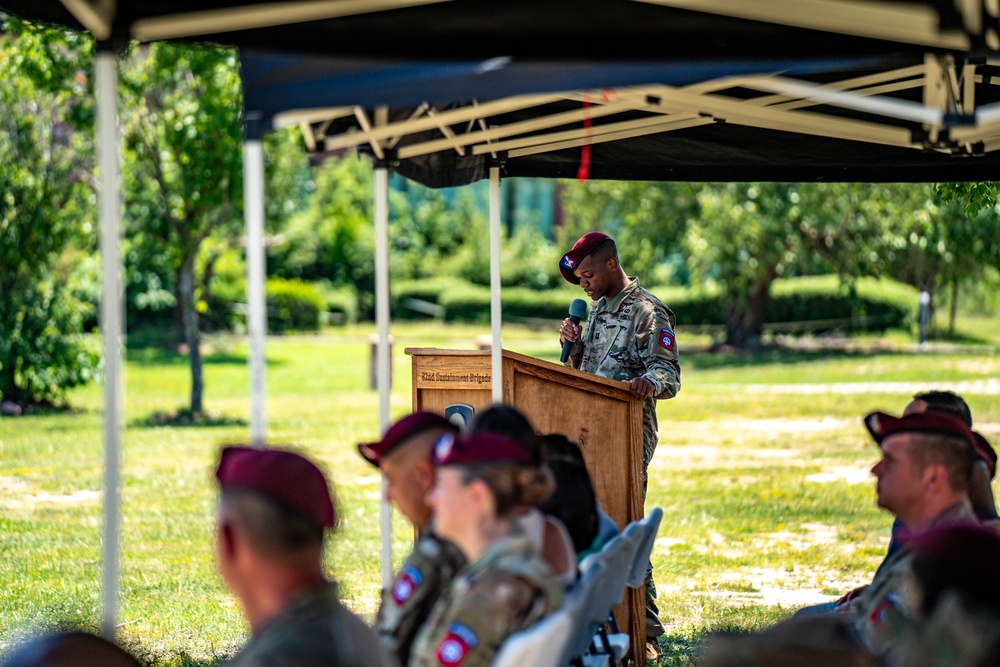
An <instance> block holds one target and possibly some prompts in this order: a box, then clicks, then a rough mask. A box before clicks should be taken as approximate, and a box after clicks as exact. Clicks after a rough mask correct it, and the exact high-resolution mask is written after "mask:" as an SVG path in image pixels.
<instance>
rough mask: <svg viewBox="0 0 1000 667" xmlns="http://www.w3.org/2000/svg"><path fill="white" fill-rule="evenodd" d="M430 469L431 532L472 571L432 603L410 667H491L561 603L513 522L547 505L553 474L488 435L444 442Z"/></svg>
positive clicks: (462, 574) (551, 578) (544, 567)
mask: <svg viewBox="0 0 1000 667" xmlns="http://www.w3.org/2000/svg"><path fill="white" fill-rule="evenodd" d="M434 463H435V466H436V468H437V475H436V476H437V481H436V484H435V486H434V489H433V490H432V491H431V493H430V496H429V498H428V500H429V502H430V505H431V507H432V508H433V509H434V527H435V530H436V531H437V532H438V534H439V535H440V536H441V537H442V538H444V539H448V540H450V541H452V542H453V543H455V544H456V545H457V546H458V548H459V549H461V551H462V553H463V554H464V555H465V557H466V559H467V560H468V561H469V565H467V566H466V567H465V569H464V570H462V571H461V572H460V573H459V574H458V576H457V577H456V578H455V579H454V580H453V581H452V584H451V586H450V587H449V588H448V591H447V592H446V593H445V595H444V596H443V597H442V598H440V599H439V600H438V602H437V604H436V605H434V609H433V610H432V611H431V616H430V618H429V619H428V621H427V623H426V624H425V625H424V626H423V627H422V628H421V629H420V631H419V633H418V634H417V639H416V641H415V642H414V644H413V650H412V652H411V657H410V665H412V666H414V667H430V666H432V665H442V666H443V667H456V666H457V665H464V667H481V666H484V665H489V664H490V663H491V662H492V661H493V658H494V657H495V656H496V652H497V650H498V648H499V647H500V645H501V644H502V643H503V641H504V640H505V639H506V638H507V637H509V636H510V635H512V634H514V633H515V632H518V631H520V630H523V629H525V628H528V627H529V626H531V625H533V624H534V623H536V622H538V621H539V620H541V619H542V618H544V617H545V616H547V615H548V614H549V613H550V612H552V611H554V610H555V609H557V608H558V607H559V606H560V605H561V604H562V598H563V593H562V586H561V585H560V584H559V582H558V581H557V580H556V579H555V577H554V576H553V575H552V572H551V570H550V569H549V567H548V566H547V565H546V564H545V562H544V561H542V560H541V558H539V556H538V554H537V552H536V551H535V548H534V546H533V545H532V544H531V542H530V540H528V538H527V537H526V536H525V535H524V533H523V532H521V531H520V529H519V524H518V522H517V521H516V520H515V519H514V512H515V510H516V508H517V507H520V506H524V505H534V504H536V503H539V502H542V501H543V500H545V498H546V497H547V496H548V494H549V493H551V491H552V475H551V473H550V472H549V471H548V469H547V468H545V467H543V466H541V465H539V464H538V462H537V460H536V459H535V458H534V456H533V455H532V454H531V452H529V451H528V450H527V449H526V448H525V447H524V446H522V445H521V444H519V443H517V442H515V441H513V440H508V439H507V438H505V437H503V436H499V435H494V434H491V433H476V434H471V435H467V436H463V437H461V438H458V439H449V438H447V437H445V438H442V439H441V440H439V441H438V443H437V445H435V450H434Z"/></svg>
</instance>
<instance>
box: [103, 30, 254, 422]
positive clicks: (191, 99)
mask: <svg viewBox="0 0 1000 667" xmlns="http://www.w3.org/2000/svg"><path fill="white" fill-rule="evenodd" d="M122 89H123V93H124V95H123V96H124V104H123V105H122V126H123V131H124V133H125V161H124V165H125V168H124V170H123V173H124V180H125V204H126V209H125V210H126V213H125V221H126V222H125V224H126V226H127V229H128V230H129V234H130V235H131V234H136V235H142V236H143V238H145V239H146V240H147V241H148V243H146V244H145V246H144V247H145V248H146V250H147V251H152V252H156V253H159V254H161V255H162V256H163V257H165V258H167V260H168V264H169V266H170V267H171V268H172V269H173V271H174V276H172V283H173V287H174V295H175V298H176V303H177V319H178V323H179V325H180V328H181V330H182V332H183V336H182V337H183V340H184V343H185V344H186V346H187V350H188V357H189V363H190V368H191V401H190V406H189V409H190V411H191V413H192V414H201V413H202V412H203V411H204V377H203V372H202V359H201V349H200V344H201V334H200V326H199V302H200V298H199V291H198V283H197V279H196V267H197V261H198V257H199V251H200V250H201V249H202V247H203V245H204V244H205V241H206V240H207V239H208V238H209V237H211V236H213V235H218V236H221V237H223V238H227V239H235V238H236V237H238V236H239V233H240V228H241V223H242V203H243V201H242V199H243V192H242V132H241V123H240V117H239V109H240V106H241V105H240V99H241V88H240V80H239V74H238V72H237V67H236V54H235V52H234V51H232V50H231V49H223V48H220V47H212V46H201V45H198V46H195V45H178V44H167V43H156V44H151V45H149V46H143V47H135V48H134V50H133V51H132V52H131V54H130V55H129V57H128V61H127V64H126V67H125V69H124V72H123V76H122Z"/></svg>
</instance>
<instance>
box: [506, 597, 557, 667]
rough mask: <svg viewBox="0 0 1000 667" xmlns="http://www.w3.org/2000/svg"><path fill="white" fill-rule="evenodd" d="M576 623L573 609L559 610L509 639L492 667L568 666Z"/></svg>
mask: <svg viewBox="0 0 1000 667" xmlns="http://www.w3.org/2000/svg"><path fill="white" fill-rule="evenodd" d="M574 622H575V619H574V618H573V614H572V610H571V609H570V608H569V607H567V606H563V607H561V608H559V609H557V610H556V611H554V612H552V613H551V614H549V615H548V616H546V617H545V618H543V619H542V620H541V621H539V622H538V623H535V624H534V625H532V626H531V627H530V628H526V629H524V630H521V631H520V632H516V633H514V634H512V635H511V636H510V637H508V638H507V639H505V640H504V642H503V644H501V645H500V650H499V651H498V652H497V655H496V657H495V658H494V659H493V666H492V667H564V665H565V664H566V662H564V661H563V656H565V655H566V647H567V645H568V644H569V641H570V636H571V635H572V634H573V630H574Z"/></svg>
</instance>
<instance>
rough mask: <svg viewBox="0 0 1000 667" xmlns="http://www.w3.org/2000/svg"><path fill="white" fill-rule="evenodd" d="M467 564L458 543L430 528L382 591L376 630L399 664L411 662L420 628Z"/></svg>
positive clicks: (379, 638)
mask: <svg viewBox="0 0 1000 667" xmlns="http://www.w3.org/2000/svg"><path fill="white" fill-rule="evenodd" d="M464 566H465V556H463V555H462V552H461V551H460V550H459V549H458V547H456V546H455V545H454V544H452V543H451V542H449V541H448V540H442V539H441V538H439V537H437V536H436V535H434V534H433V533H430V532H428V533H427V534H425V535H424V536H423V537H421V538H420V539H419V540H418V541H417V544H416V545H415V546H414V547H413V552H412V553H411V554H410V556H409V558H407V559H406V562H405V563H404V564H403V567H402V568H400V570H399V572H397V573H396V578H395V579H394V580H393V582H392V585H391V586H390V587H389V588H388V589H387V590H385V591H383V592H382V603H381V605H380V606H379V609H378V615H377V616H376V617H375V631H376V632H377V633H378V640H379V642H380V643H381V644H382V646H383V647H385V649H386V650H388V651H390V652H392V653H393V654H394V655H395V656H396V658H397V659H398V660H399V664H401V665H405V664H406V663H407V662H409V659H410V648H411V646H412V645H413V640H414V638H415V637H416V634H417V631H418V630H419V629H420V627H421V626H422V625H423V624H424V622H425V621H426V620H427V617H428V616H430V613H431V609H433V607H434V604H435V603H436V602H437V601H438V598H440V597H441V595H442V593H443V592H444V591H445V590H446V589H447V587H448V586H449V585H450V584H451V581H452V580H453V579H454V578H455V575H457V574H458V572H459V571H460V570H461V569H462V568H463V567H464Z"/></svg>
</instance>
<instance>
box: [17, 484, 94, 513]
mask: <svg viewBox="0 0 1000 667" xmlns="http://www.w3.org/2000/svg"><path fill="white" fill-rule="evenodd" d="M100 499H101V492H100V491H90V490H87V489H83V490H80V491H74V492H72V493H48V492H45V491H43V492H42V493H36V494H32V495H25V496H22V497H21V498H9V499H6V500H0V506H3V507H7V508H10V509H22V508H25V507H35V506H37V505H82V504H84V503H90V502H99V501H100Z"/></svg>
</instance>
